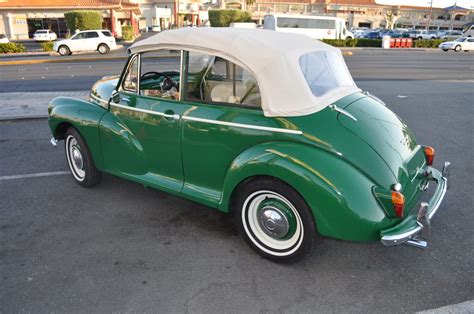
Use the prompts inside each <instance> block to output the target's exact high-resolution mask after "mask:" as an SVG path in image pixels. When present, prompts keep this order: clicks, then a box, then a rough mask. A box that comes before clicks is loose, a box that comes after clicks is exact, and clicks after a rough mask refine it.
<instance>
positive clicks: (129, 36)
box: [122, 26, 133, 41]
mask: <svg viewBox="0 0 474 314" xmlns="http://www.w3.org/2000/svg"><path fill="white" fill-rule="evenodd" d="M122 38H123V40H125V41H130V40H133V27H131V26H122Z"/></svg>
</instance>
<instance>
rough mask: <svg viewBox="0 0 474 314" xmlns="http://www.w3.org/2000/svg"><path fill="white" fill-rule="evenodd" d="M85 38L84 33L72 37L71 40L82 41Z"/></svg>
mask: <svg viewBox="0 0 474 314" xmlns="http://www.w3.org/2000/svg"><path fill="white" fill-rule="evenodd" d="M84 38H85V33H79V34H77V35H76V36H74V37H73V38H72V39H84Z"/></svg>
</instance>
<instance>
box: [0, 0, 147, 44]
mask: <svg viewBox="0 0 474 314" xmlns="http://www.w3.org/2000/svg"><path fill="white" fill-rule="evenodd" d="M72 10H97V11H99V12H101V14H102V17H103V24H102V28H104V29H110V30H111V31H112V32H113V33H114V34H115V35H116V36H118V37H121V35H122V28H121V26H124V25H128V26H132V27H133V28H134V29H135V32H136V34H138V21H139V17H140V15H141V12H140V7H139V6H138V4H136V3H134V2H132V0H130V1H127V0H60V1H58V0H6V1H5V0H0V33H2V34H6V35H7V37H8V38H10V39H28V38H32V36H33V34H34V32H35V31H36V30H38V29H50V30H52V31H54V32H56V34H57V35H58V37H64V36H66V34H68V33H73V32H74V30H68V29H67V26H66V22H65V20H64V13H65V12H68V11H72Z"/></svg>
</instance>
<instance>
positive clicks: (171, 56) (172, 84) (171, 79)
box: [140, 50, 181, 100]
mask: <svg viewBox="0 0 474 314" xmlns="http://www.w3.org/2000/svg"><path fill="white" fill-rule="evenodd" d="M180 67H181V51H176V50H159V51H152V52H145V53H143V54H142V55H141V71H140V95H142V96H149V97H158V98H164V99H174V100H178V99H179V82H180V77H181V75H180Z"/></svg>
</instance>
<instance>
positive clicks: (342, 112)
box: [329, 104, 357, 121]
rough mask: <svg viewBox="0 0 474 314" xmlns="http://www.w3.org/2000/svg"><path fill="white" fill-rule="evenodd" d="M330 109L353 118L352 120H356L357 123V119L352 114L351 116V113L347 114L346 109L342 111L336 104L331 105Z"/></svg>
mask: <svg viewBox="0 0 474 314" xmlns="http://www.w3.org/2000/svg"><path fill="white" fill-rule="evenodd" d="M329 108H331V109H332V110H334V111H337V112H339V113H341V114H343V115H345V116H346V117H349V118H351V119H352V120H354V121H357V118H356V117H354V116H353V115H352V114H350V113H349V112H347V111H346V110H344V109H342V108H339V107H338V106H336V105H334V104H333V105H329Z"/></svg>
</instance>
